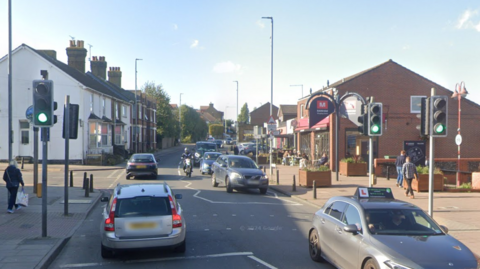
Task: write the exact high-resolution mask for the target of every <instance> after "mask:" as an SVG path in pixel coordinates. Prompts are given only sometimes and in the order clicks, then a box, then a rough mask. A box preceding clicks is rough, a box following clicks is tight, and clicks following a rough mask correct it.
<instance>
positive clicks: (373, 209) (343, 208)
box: [308, 187, 479, 269]
mask: <svg viewBox="0 0 480 269" xmlns="http://www.w3.org/2000/svg"><path fill="white" fill-rule="evenodd" d="M308 241H309V253H310V257H311V259H312V260H314V261H317V262H321V261H325V260H326V261H328V262H330V263H331V264H333V265H334V266H335V267H337V268H385V269H387V268H479V264H478V263H477V260H476V259H475V256H474V254H473V253H472V252H471V251H470V250H469V249H468V248H467V247H466V246H465V245H464V244H462V243H461V242H460V241H458V240H457V239H455V238H453V237H452V236H450V235H449V234H448V229H447V228H446V227H445V226H441V225H438V224H437V223H436V222H435V220H433V219H432V218H431V217H430V216H429V215H427V214H426V213H425V212H424V211H423V210H422V209H421V208H419V207H417V206H416V205H413V204H410V203H407V202H404V201H401V200H396V199H394V197H393V194H392V190H391V189H390V188H363V187H359V188H358V189H357V191H356V192H355V194H354V195H353V196H335V197H332V198H330V199H329V200H328V201H327V202H326V203H325V205H324V206H323V207H322V208H320V210H318V211H317V212H316V213H315V214H314V216H313V221H312V227H311V229H310V231H309V233H308Z"/></svg>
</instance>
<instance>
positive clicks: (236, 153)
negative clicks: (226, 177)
mask: <svg viewBox="0 0 480 269" xmlns="http://www.w3.org/2000/svg"><path fill="white" fill-rule="evenodd" d="M233 154H235V155H238V147H237V145H235V146H234V147H233Z"/></svg>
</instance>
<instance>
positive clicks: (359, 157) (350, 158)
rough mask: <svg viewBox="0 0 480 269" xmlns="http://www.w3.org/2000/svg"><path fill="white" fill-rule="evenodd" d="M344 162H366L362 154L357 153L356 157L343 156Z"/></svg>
mask: <svg viewBox="0 0 480 269" xmlns="http://www.w3.org/2000/svg"><path fill="white" fill-rule="evenodd" d="M340 161H341V162H342V163H365V161H364V160H363V159H362V157H361V156H359V155H356V156H354V157H349V158H343V159H342V160H340Z"/></svg>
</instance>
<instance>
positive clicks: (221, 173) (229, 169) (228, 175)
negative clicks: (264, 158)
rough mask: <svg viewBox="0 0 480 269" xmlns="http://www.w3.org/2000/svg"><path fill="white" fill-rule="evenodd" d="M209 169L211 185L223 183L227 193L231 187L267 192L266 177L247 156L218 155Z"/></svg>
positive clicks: (231, 189)
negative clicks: (211, 171)
mask: <svg viewBox="0 0 480 269" xmlns="http://www.w3.org/2000/svg"><path fill="white" fill-rule="evenodd" d="M211 169H212V170H213V174H212V186H213V187H217V186H218V184H225V186H226V187H227V192H229V193H230V192H232V191H233V189H259V190H260V193H261V194H265V193H267V190H268V177H267V175H265V173H263V171H262V170H261V169H262V167H261V166H260V167H259V166H257V164H256V163H255V162H254V161H253V160H252V159H250V158H249V157H246V156H239V155H220V157H218V158H217V160H216V161H215V162H214V163H213V164H212V168H211Z"/></svg>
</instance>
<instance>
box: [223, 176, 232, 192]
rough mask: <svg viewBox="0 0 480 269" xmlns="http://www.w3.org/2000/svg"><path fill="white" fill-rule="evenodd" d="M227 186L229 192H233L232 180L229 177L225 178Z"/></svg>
mask: <svg viewBox="0 0 480 269" xmlns="http://www.w3.org/2000/svg"><path fill="white" fill-rule="evenodd" d="M225 186H227V192H228V193H232V192H233V188H232V185H231V184H230V180H229V179H228V177H227V178H226V179H225Z"/></svg>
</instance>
